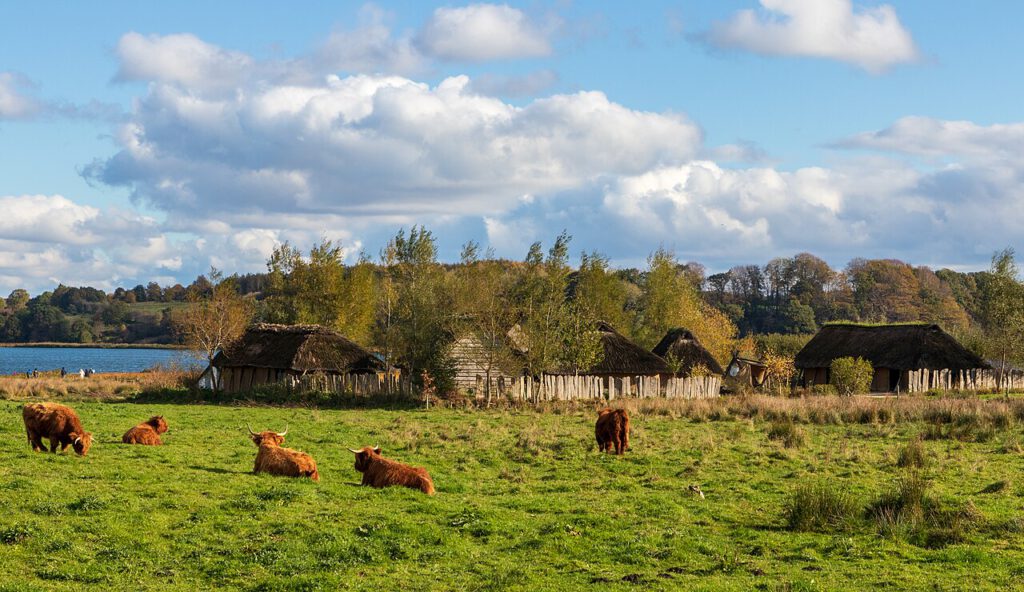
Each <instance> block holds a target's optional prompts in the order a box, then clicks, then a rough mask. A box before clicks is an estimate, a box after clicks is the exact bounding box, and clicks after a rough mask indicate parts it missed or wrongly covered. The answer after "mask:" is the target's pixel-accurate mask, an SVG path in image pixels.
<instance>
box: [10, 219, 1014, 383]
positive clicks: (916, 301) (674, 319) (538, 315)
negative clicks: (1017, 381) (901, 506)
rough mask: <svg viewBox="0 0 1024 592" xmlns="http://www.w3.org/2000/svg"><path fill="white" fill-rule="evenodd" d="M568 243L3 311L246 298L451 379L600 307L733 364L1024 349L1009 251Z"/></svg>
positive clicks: (164, 334) (159, 320) (47, 328)
mask: <svg viewBox="0 0 1024 592" xmlns="http://www.w3.org/2000/svg"><path fill="white" fill-rule="evenodd" d="M571 242H572V239H571V237H570V236H569V235H568V234H567V233H564V232H563V233H562V234H561V235H559V236H557V237H555V238H554V240H553V241H552V242H551V243H550V244H548V245H547V246H545V245H543V244H542V243H540V242H538V243H534V244H533V245H531V246H530V248H529V249H528V251H527V253H526V254H525V256H524V257H523V258H522V259H521V260H509V259H499V258H496V257H495V256H494V254H493V252H491V251H487V250H484V249H482V248H481V247H480V246H479V245H478V244H476V243H475V242H469V243H467V244H466V245H465V246H464V248H463V250H462V253H461V257H460V260H459V261H458V262H456V263H442V262H440V261H439V260H438V258H437V244H436V240H435V237H434V235H433V233H432V232H431V231H429V230H427V229H426V228H423V227H413V228H411V229H410V230H408V231H405V230H403V231H400V232H399V233H397V234H396V235H395V236H394V237H393V238H392V239H391V240H390V241H388V243H387V245H386V246H385V248H383V249H382V250H381V251H380V252H379V253H378V254H377V255H376V256H375V257H371V256H369V255H368V254H366V253H363V254H361V256H360V257H359V259H358V261H356V262H355V263H354V264H346V263H345V255H346V253H345V252H344V250H343V249H342V247H341V246H340V245H339V244H336V243H334V242H332V241H329V240H323V241H321V242H320V243H318V244H316V245H314V246H313V247H312V248H311V249H310V250H309V251H308V252H302V251H300V250H299V249H298V248H296V247H295V246H293V245H291V244H289V243H284V244H282V245H279V246H278V247H277V248H276V249H275V250H274V252H273V253H272V254H271V256H270V257H269V259H268V261H267V271H266V272H264V273H255V274H246V275H241V276H239V275H234V276H231V277H229V278H224V277H221V276H220V274H219V272H217V271H216V270H213V272H212V273H211V274H207V275H202V276H199V277H198V278H196V280H195V281H194V282H192V284H190V285H189V286H187V287H185V286H181V285H180V284H178V285H175V286H170V287H160V286H159V285H157V284H156V283H155V282H151V283H150V284H148V285H147V286H142V285H138V286H136V287H134V288H132V289H122V288H118V289H117V290H115V291H114V292H112V293H110V294H105V293H104V292H102V291H101V290H97V289H95V288H88V287H85V288H72V287H67V286H58V287H57V288H56V289H55V290H54V291H52V292H44V293H43V294H40V295H38V296H36V297H34V298H32V297H30V296H29V294H28V292H26V291H25V290H14V291H13V292H12V293H11V295H10V296H9V297H8V298H7V299H6V302H5V303H4V304H5V306H4V307H3V309H2V311H0V341H6V342H11V341H70V342H74V341H78V342H90V341H120V342H127V343H131V342H139V341H146V340H148V341H159V342H181V341H183V340H184V338H185V336H186V333H187V331H184V330H182V329H181V326H182V325H183V323H182V319H181V318H180V317H181V316H182V315H183V314H185V311H188V310H192V309H195V308H197V307H199V308H205V309H209V308H210V306H213V305H214V304H216V306H226V305H227V303H231V302H235V303H239V302H240V303H244V304H245V307H246V308H245V311H243V312H244V313H245V317H246V320H259V321H266V322H276V323H289V324H293V323H310V324H319V325H324V326H328V327H331V328H334V329H336V330H338V331H340V332H341V333H343V334H345V335H347V336H349V337H350V338H351V339H353V340H354V341H356V342H359V343H361V344H364V345H367V346H370V347H372V348H374V349H375V350H377V351H379V352H380V353H381V355H382V356H383V357H384V358H385V360H386V361H387V362H388V363H392V364H400V365H402V366H404V367H406V368H409V369H413V370H415V371H417V372H418V371H420V370H426V371H428V372H430V373H431V374H432V375H435V376H436V377H437V378H438V379H439V380H442V381H443V380H444V379H445V377H446V376H450V374H451V363H450V360H448V359H447V357H448V356H447V352H448V350H449V349H450V346H451V343H452V342H453V341H454V340H455V339H457V338H459V337H463V336H466V335H472V336H473V337H475V338H476V339H477V340H478V341H479V342H480V343H481V344H483V347H484V351H485V352H487V356H488V357H489V358H493V359H491V360H489V362H488V364H491V363H493V365H494V367H495V368H498V367H501V366H502V365H507V364H508V363H510V360H509V359H508V357H509V354H508V351H509V347H508V344H509V341H510V340H514V341H515V342H516V345H517V349H519V350H521V351H523V352H525V353H524V354H522V356H521V357H519V358H517V359H516V360H515V363H517V364H518V363H525V365H526V366H527V368H528V369H529V370H530V371H531V372H534V373H540V372H544V371H550V370H551V369H554V368H561V369H570V370H572V369H581V368H586V367H587V366H588V365H592V362H593V359H594V356H596V355H598V353H599V352H598V351H597V350H598V349H599V348H597V347H596V345H595V340H594V336H593V326H594V324H595V323H596V322H597V321H598V320H603V321H605V322H608V323H609V324H611V325H612V326H613V327H614V328H615V329H616V330H618V331H619V332H620V333H623V334H624V335H626V336H627V337H630V338H631V339H633V340H634V341H636V342H637V343H639V344H640V345H641V346H643V347H645V348H648V349H650V348H651V347H653V346H654V345H655V344H656V343H657V341H658V340H659V339H661V337H662V336H663V335H664V334H665V332H666V331H667V330H668V329H670V328H673V327H685V328H688V329H690V330H691V331H693V332H694V334H696V335H697V336H698V338H699V339H700V340H701V341H702V342H703V343H704V345H705V346H706V347H708V349H709V350H710V351H711V352H712V353H713V354H714V355H715V356H716V357H717V358H719V359H720V360H722V361H723V362H724V361H727V358H728V356H729V355H730V353H731V352H732V351H735V350H740V351H744V352H747V353H751V354H755V355H756V354H764V353H766V352H767V351H768V350H771V351H773V352H774V353H777V354H786V355H792V354H793V353H795V351H796V350H797V349H799V347H800V346H801V345H802V344H803V343H804V342H805V341H806V335H809V334H811V333H813V332H814V331H816V330H817V329H818V328H819V327H820V326H821V325H822V324H824V323H827V322H830V321H840V320H850V321H861V322H934V323H938V324H940V325H942V326H943V327H944V328H945V329H946V330H948V331H950V332H951V333H953V334H954V335H955V336H957V337H958V338H960V339H961V340H962V341H964V343H965V344H967V345H968V346H969V347H971V348H972V349H974V350H976V351H978V352H979V353H984V354H985V355H986V356H987V357H993V358H1005V359H1006V360H1007V362H1009V361H1020V357H1021V355H1020V354H1019V352H1017V351H1015V350H1014V347H1009V349H1006V351H1002V352H1000V351H997V350H998V348H997V347H996V346H995V345H994V344H995V343H996V342H1001V343H1003V344H1004V345H1005V344H1007V343H1010V344H1012V343H1014V340H1013V339H1012V336H1013V335H1016V333H1014V331H1017V330H1018V329H1017V328H1016V327H1017V325H1018V321H1019V319H1020V318H1022V317H1024V312H1022V311H1021V309H1022V307H1024V289H1022V288H1021V282H1020V278H1019V274H1018V269H1017V267H1016V262H1015V259H1014V253H1013V251H1012V250H1011V249H1007V250H1005V251H1002V252H1000V253H997V254H996V255H995V256H994V257H993V261H992V265H991V267H990V268H989V269H987V270H984V271H977V272H959V271H954V270H949V269H940V270H937V271H933V270H931V269H929V268H928V267H924V266H912V265H910V264H908V263H905V262H902V261H898V260H893V259H874V260H867V259H854V260H852V261H850V262H849V263H848V264H847V266H846V267H845V268H843V269H834V268H832V267H831V266H829V265H828V263H826V262H825V261H824V260H822V259H820V258H818V257H816V256H814V255H812V254H809V253H801V254H797V255H795V256H793V257H784V258H776V259H773V260H771V261H769V262H768V263H766V264H765V265H743V266H737V267H734V268H732V269H730V270H728V271H726V272H722V273H715V274H708V273H707V272H706V269H705V268H704V266H703V265H701V264H699V263H696V262H683V261H679V260H677V258H676V257H675V255H674V253H672V252H671V251H669V250H667V249H663V248H659V249H657V250H655V251H654V252H653V253H651V254H650V256H649V257H648V260H647V265H646V266H645V267H644V268H642V269H634V268H626V269H615V268H612V267H611V265H610V263H609V259H608V258H607V257H606V256H605V255H603V254H601V253H599V252H583V253H579V255H578V258H574V257H572V256H571V255H570V253H571ZM215 296H216V297H215ZM140 303H165V304H167V307H166V308H164V307H162V306H160V304H157V305H156V306H153V305H152V304H149V305H147V307H146V309H145V312H144V313H143V309H142V305H141V304H140ZM200 303H205V304H203V306H202V307H200ZM211 303H214V304H211ZM147 315H148V316H147ZM996 336H1001V337H999V338H998V339H997V338H996ZM215 341H216V340H215ZM1020 341H1021V340H1020V339H1017V340H1016V342H1017V343H1019V342H1020ZM997 354H998V355H997Z"/></svg>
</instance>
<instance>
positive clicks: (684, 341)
mask: <svg viewBox="0 0 1024 592" xmlns="http://www.w3.org/2000/svg"><path fill="white" fill-rule="evenodd" d="M653 352H654V354H655V355H657V356H660V357H662V358H665V359H666V360H667V359H669V358H670V357H671V358H675V359H676V360H678V361H679V372H678V375H679V376H689V375H690V373H691V372H693V367H694V366H696V365H698V364H703V365H704V366H705V367H706V368H707V369H708V370H709V371H711V373H712V374H722V373H723V370H722V366H721V365H720V364H719V363H718V360H716V359H715V356H713V355H711V352H709V351H708V350H706V349H704V346H703V345H701V344H700V341H698V340H697V337H696V336H694V334H693V333H691V332H689V331H688V330H686V329H682V328H675V329H669V332H668V333H666V334H665V336H664V337H662V338H661V341H659V342H658V345H656V346H654V350H653Z"/></svg>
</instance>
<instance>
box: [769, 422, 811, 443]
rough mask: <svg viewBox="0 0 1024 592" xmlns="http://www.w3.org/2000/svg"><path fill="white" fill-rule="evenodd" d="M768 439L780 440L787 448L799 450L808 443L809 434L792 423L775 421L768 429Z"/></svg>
mask: <svg viewBox="0 0 1024 592" xmlns="http://www.w3.org/2000/svg"><path fill="white" fill-rule="evenodd" d="M768 439H769V440H779V441H781V442H782V445H783V446H785V447H786V448H799V447H801V446H803V445H804V444H806V443H807V432H806V431H804V429H803V428H801V427H800V426H798V425H796V424H795V423H793V422H791V421H775V422H772V425H771V427H770V428H769V429H768Z"/></svg>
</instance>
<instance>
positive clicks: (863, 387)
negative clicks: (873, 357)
mask: <svg viewBox="0 0 1024 592" xmlns="http://www.w3.org/2000/svg"><path fill="white" fill-rule="evenodd" d="M830 372H831V379H830V381H829V382H830V384H832V385H833V386H835V387H836V391H838V392H839V394H840V395H844V396H849V395H853V394H856V393H866V392H868V391H869V390H871V379H872V377H873V376H874V374H875V369H874V368H872V367H871V362H869V361H867V360H865V359H864V358H836V359H835V360H832V365H831V366H830Z"/></svg>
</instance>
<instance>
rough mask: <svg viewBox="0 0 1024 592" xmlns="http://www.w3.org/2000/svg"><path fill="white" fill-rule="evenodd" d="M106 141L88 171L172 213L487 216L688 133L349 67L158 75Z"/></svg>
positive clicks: (605, 107)
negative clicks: (286, 78) (226, 87)
mask: <svg viewBox="0 0 1024 592" xmlns="http://www.w3.org/2000/svg"><path fill="white" fill-rule="evenodd" d="M202 84H204V83H200V85H202ZM117 139H118V142H119V143H120V145H121V149H120V151H119V152H118V153H117V154H115V155H114V156H113V157H111V158H108V159H104V160H101V161H98V162H96V163H94V164H93V165H92V166H90V167H88V169H87V174H88V175H89V176H90V177H91V178H95V179H99V180H102V181H103V182H106V183H108V184H111V185H119V186H126V187H129V188H130V189H131V190H132V191H133V194H134V195H135V196H136V197H137V198H139V199H142V200H145V201H147V202H149V203H152V204H153V205H155V206H157V207H159V208H161V209H163V210H166V211H169V212H172V213H174V212H175V211H179V210H183V211H191V210H192V209H193V208H195V207H196V206H197V205H198V204H200V203H201V204H202V205H203V207H204V208H205V209H206V212H207V217H212V218H216V219H220V220H225V221H228V222H229V223H230V221H231V220H232V219H237V218H238V217H239V216H242V215H245V214H246V213H247V212H251V211H258V212H262V213H267V212H269V213H274V214H284V213H301V214H306V215H328V214H330V215H346V216H353V217H366V216H391V217H400V216H405V217H406V219H409V220H415V219H416V217H417V216H423V215H446V214H449V213H451V212H452V211H453V210H454V211H458V212H460V213H462V214H464V215H469V214H480V215H482V214H489V213H494V212H500V211H503V210H505V209H507V208H508V207H510V206H514V205H515V203H516V200H517V199H518V197H519V196H521V195H523V194H525V193H538V192H546V193H550V192H555V191H560V190H566V189H571V188H573V187H576V186H578V185H579V184H580V183H583V182H587V181H589V180H591V179H594V178H597V177H602V176H607V175H618V174H635V173H639V172H641V171H644V170H647V169H648V168H650V167H653V166H657V165H660V164H664V163H677V162H683V161H685V160H687V159H689V158H692V157H693V156H694V155H695V154H696V152H697V150H698V148H699V145H700V141H701V132H700V130H699V129H698V128H697V127H696V126H695V125H693V124H692V123H691V122H689V121H688V120H687V119H686V118H685V117H684V116H682V115H678V114H672V113H650V112H642V111H635V110H632V109H628V108H626V107H624V106H622V105H619V104H616V103H614V102H612V101H610V100H608V98H607V97H606V96H605V95H604V94H602V93H600V92H580V93H574V94H567V95H554V96H550V97H546V98H542V99H537V100H534V101H532V102H530V103H528V104H526V105H524V106H521V107H520V106H514V105H511V104H508V103H505V102H503V101H501V100H499V99H496V98H493V97H487V96H483V95H480V94H478V93H475V92H473V90H472V88H471V85H470V81H469V79H468V78H467V77H464V76H458V77H453V78H449V79H446V80H444V81H442V82H441V83H440V84H438V85H437V86H433V87H431V86H428V85H426V84H423V83H419V82H415V81H413V80H410V79H407V78H403V77H397V76H369V75H356V76H348V77H345V78H339V77H336V76H332V77H329V78H328V79H327V80H325V81H323V82H321V83H319V84H316V85H312V84H310V85H272V84H267V83H259V84H252V85H249V86H245V87H241V88H239V89H237V91H236V92H233V93H229V94H226V95H217V96H213V97H203V96H197V95H196V93H193V92H191V91H190V89H189V88H188V87H186V86H184V85H182V84H181V83H177V84H165V83H160V82H155V83H154V84H152V85H151V86H150V88H149V90H148V92H147V94H146V96H145V97H143V98H142V99H140V100H139V101H137V106H136V109H135V112H134V113H133V114H132V115H131V117H130V121H129V122H128V123H126V124H125V125H124V126H122V127H121V129H120V131H119V132H118V134H117ZM214 195H215V196H217V200H216V201H215V202H213V201H211V200H209V199H208V196H214Z"/></svg>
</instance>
